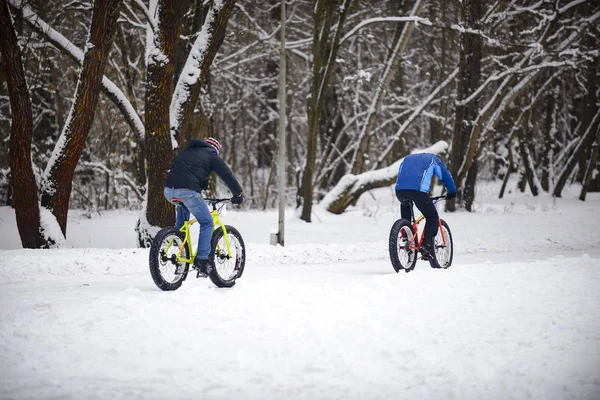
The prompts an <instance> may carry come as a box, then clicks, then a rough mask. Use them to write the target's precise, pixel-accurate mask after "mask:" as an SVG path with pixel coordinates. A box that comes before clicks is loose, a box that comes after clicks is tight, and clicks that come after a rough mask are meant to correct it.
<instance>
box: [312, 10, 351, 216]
mask: <svg viewBox="0 0 600 400" xmlns="http://www.w3.org/2000/svg"><path fill="white" fill-rule="evenodd" d="M352 2H353V0H341V2H340V1H338V0H335V1H334V0H327V1H326V0H316V3H315V6H314V10H315V13H314V18H315V22H314V28H313V68H312V71H313V75H312V83H311V90H310V98H309V100H308V137H307V142H306V165H305V167H304V173H303V175H302V193H303V195H302V199H303V205H302V215H301V217H300V218H301V219H302V220H304V221H306V222H311V214H312V202H313V171H314V168H315V161H316V158H317V137H318V129H319V118H320V116H321V110H322V108H323V104H324V101H325V90H326V88H327V86H328V85H329V84H330V80H331V77H332V75H333V69H334V67H335V63H336V57H337V53H338V50H339V43H340V39H341V38H342V30H343V27H344V22H345V21H346V17H347V15H348V13H349V12H350V5H351V4H352ZM332 28H333V38H330V32H331V30H332Z"/></svg>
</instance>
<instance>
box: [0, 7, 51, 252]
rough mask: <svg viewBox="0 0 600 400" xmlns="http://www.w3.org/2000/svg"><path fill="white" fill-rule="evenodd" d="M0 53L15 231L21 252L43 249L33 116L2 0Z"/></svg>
mask: <svg viewBox="0 0 600 400" xmlns="http://www.w3.org/2000/svg"><path fill="white" fill-rule="evenodd" d="M0 52H1V53H2V55H1V59H2V64H3V66H4V70H5V73H6V84H7V86H8V95H9V99H10V109H11V114H12V126H11V134H10V144H9V146H10V169H11V179H10V181H11V187H12V191H13V194H12V195H13V204H14V206H15V215H16V219H17V228H18V230H19V236H20V237H21V244H22V245H23V247H24V248H39V247H42V246H43V245H44V238H43V236H42V234H41V227H40V209H39V205H38V201H37V185H36V182H35V176H34V174H33V167H32V164H31V139H32V137H33V116H32V111H31V99H30V97H29V89H28V87H27V82H26V81H25V70H24V68H23V58H22V56H21V49H20V48H19V45H18V43H17V35H16V33H15V29H14V27H13V24H12V20H11V17H10V13H9V10H8V4H7V2H6V0H0Z"/></svg>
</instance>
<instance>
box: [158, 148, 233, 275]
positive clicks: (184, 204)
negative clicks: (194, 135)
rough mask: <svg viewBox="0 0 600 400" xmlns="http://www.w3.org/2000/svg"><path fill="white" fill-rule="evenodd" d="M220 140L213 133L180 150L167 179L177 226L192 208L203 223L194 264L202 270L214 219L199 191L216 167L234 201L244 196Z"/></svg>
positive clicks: (166, 196)
mask: <svg viewBox="0 0 600 400" xmlns="http://www.w3.org/2000/svg"><path fill="white" fill-rule="evenodd" d="M220 151H221V144H220V143H219V142H218V141H217V140H216V139H213V138H211V137H209V138H207V139H205V140H200V139H192V140H191V141H190V143H189V145H188V147H186V148H185V149H183V150H181V151H180V152H179V154H178V155H177V157H175V160H174V161H173V164H172V165H171V169H170V170H169V174H168V175H167V179H166V180H165V190H164V195H165V198H166V199H167V200H168V201H169V202H170V203H172V204H174V205H175V206H177V218H176V227H177V228H181V227H182V226H183V222H184V221H185V220H187V219H189V217H190V212H191V213H192V214H193V215H194V217H196V219H197V220H198V222H199V223H200V235H199V237H198V250H197V254H196V259H195V261H194V266H195V267H196V268H198V269H199V270H200V271H202V272H207V271H208V266H209V265H210V264H209V261H208V256H209V253H210V239H211V237H212V230H213V219H212V216H211V215H210V211H209V209H208V206H207V205H206V203H205V202H204V199H203V198H202V195H201V194H200V192H201V191H202V190H206V189H208V177H209V176H210V174H211V173H212V172H213V171H215V172H216V173H217V176H218V177H219V178H221V179H222V180H223V182H225V184H226V185H227V187H228V188H229V190H230V191H231V193H233V198H232V199H231V202H232V203H233V204H241V203H242V201H243V200H244V196H243V194H242V187H241V186H240V184H239V182H238V181H237V179H236V178H235V176H234V175H233V172H231V169H230V168H229V166H228V165H227V164H226V163H225V161H223V159H222V158H221V156H219V152H220Z"/></svg>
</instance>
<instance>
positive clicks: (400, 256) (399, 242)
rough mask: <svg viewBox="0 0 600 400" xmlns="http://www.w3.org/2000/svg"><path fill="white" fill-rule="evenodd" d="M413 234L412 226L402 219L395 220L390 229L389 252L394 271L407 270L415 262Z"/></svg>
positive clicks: (409, 269) (410, 268) (412, 266)
mask: <svg viewBox="0 0 600 400" xmlns="http://www.w3.org/2000/svg"><path fill="white" fill-rule="evenodd" d="M414 243H415V236H414V234H413V231H412V227H411V226H410V224H409V223H408V221H406V220H404V219H400V220H397V221H396V222H395V223H394V225H393V226H392V229H391V231H390V238H389V252H390V260H391V262H392V266H393V267H394V270H395V271H396V272H399V271H400V270H401V269H402V270H404V271H405V272H409V271H411V270H413V269H414V267H415V264H416V261H417V260H416V250H415V246H414Z"/></svg>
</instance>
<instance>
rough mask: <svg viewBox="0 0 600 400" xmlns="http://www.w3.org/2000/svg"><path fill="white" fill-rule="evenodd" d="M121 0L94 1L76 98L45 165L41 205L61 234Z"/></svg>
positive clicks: (92, 117) (115, 26)
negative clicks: (76, 168) (49, 212)
mask: <svg viewBox="0 0 600 400" xmlns="http://www.w3.org/2000/svg"><path fill="white" fill-rule="evenodd" d="M121 3H122V0H96V1H95V3H94V11H93V15H92V23H91V26H90V32H89V42H88V43H87V44H86V51H85V55H84V60H83V65H82V67H81V72H80V74H79V81H78V84H77V89H76V91H75V100H74V102H73V104H72V106H71V111H70V112H69V116H68V117H67V121H66V122H65V127H64V129H63V133H62V134H61V137H60V138H59V140H58V143H57V145H56V147H55V148H54V152H53V154H52V158H51V159H50V161H49V163H48V166H47V168H46V174H45V187H44V188H43V192H42V206H44V207H46V208H48V209H49V210H50V211H51V212H52V214H53V215H54V216H55V217H56V220H57V221H58V224H59V225H60V228H61V231H62V232H63V235H65V236H66V233H67V214H68V212H69V200H70V197H71V187H72V184H73V174H74V172H75V167H76V166H77V162H78V161H79V157H80V156H81V153H82V151H83V147H84V145H85V141H86V139H87V136H88V133H89V131H90V128H91V126H92V121H93V119H94V114H95V112H96V104H97V102H98V97H99V96H100V89H101V85H102V77H103V76H104V69H105V66H106V62H107V59H108V53H109V52H110V47H111V45H112V41H113V38H114V34H115V32H116V28H117V19H118V17H119V13H120V8H121Z"/></svg>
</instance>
